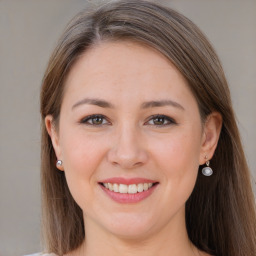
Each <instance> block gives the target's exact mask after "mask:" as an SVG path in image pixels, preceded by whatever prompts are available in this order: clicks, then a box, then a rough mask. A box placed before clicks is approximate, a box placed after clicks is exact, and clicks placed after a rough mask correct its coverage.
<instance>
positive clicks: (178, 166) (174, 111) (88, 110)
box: [45, 41, 221, 256]
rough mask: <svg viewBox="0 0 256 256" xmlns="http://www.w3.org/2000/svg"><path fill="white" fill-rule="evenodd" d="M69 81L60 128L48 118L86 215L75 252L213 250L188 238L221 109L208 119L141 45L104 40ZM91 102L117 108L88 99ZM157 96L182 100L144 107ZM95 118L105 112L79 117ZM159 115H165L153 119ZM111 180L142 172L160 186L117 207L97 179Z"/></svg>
mask: <svg viewBox="0 0 256 256" xmlns="http://www.w3.org/2000/svg"><path fill="white" fill-rule="evenodd" d="M65 86H66V88H65V94H64V98H63V103H62V106H61V113H60V120H59V125H58V130H57V129H55V126H54V125H53V122H52V117H51V116H47V117H46V119H45V123H46V127H47V130H48V133H49V135H50V136H51V139H52V143H53V146H54V149H55V153H56V156H57V158H58V159H61V160H62V161H63V167H60V170H63V171H65V175H66V178H67V182H68V186H69V188H70V191H71V193H72V196H73V197H74V199H75V201H76V202H77V203H78V205H79V206H80V207H81V209H82V210H83V213H84V221H85V230H86V241H85V242H84V243H83V245H82V246H81V247H80V248H78V250H76V251H74V252H70V254H69V255H86V256H91V255H94V256H95V255H118V256H119V255H125V256H128V255H133V256H134V255H135V256H136V255H147V256H150V255H152V256H153V255H160V256H165V255H172V256H178V255H179V256H182V255H184V256H185V255H186V256H188V255H191V256H192V255H206V254H204V253H202V252H199V251H198V250H197V249H196V248H195V247H194V246H193V245H192V244H191V242H190V241H189V239H188V236H187V231H186V227H185V202H186V201H187V199H188V198H189V196H190V194H191V192H192V190H193V188H194V185H195V181H196V178H197V175H198V166H199V165H201V164H204V163H205V162H206V156H207V158H208V159H211V157H212V155H213V154H214V150H215V148H216V145H217V142H218V138H219V133H220V129H221V117H220V115H219V114H218V113H212V114H211V115H210V116H209V117H208V118H207V120H206V122H205V123H204V124H202V122H201V119H200V114H199V109H198V105H197V102H196V100H195V98H194V96H193V95H192V93H191V91H190V89H189V86H188V84H187V82H186V80H185V79H184V78H183V76H182V75H181V74H180V72H179V71H178V70H177V69H176V68H175V67H174V65H173V64H172V63H170V61H168V60H167V59H166V58H165V57H164V56H162V55H161V54H160V53H159V52H157V51H155V50H153V49H151V48H149V47H146V46H144V45H140V44H138V43H134V42H128V41H125V42H103V43H99V44H97V45H95V46H94V47H93V48H91V49H89V50H87V51H86V52H85V53H84V54H83V55H82V56H81V57H80V58H79V60H78V61H77V62H76V63H75V64H74V66H73V67H72V69H71V71H70V73H69V75H68V78H67V81H66V85H65ZM85 98H97V99H101V100H104V101H107V102H108V103H110V104H111V105H113V106H112V107H111V108H108V107H106V106H96V105H94V104H91V103H85V102H81V101H83V100H84V99H85ZM159 100H171V101H172V102H175V104H172V105H164V106H151V107H148V108H141V105H142V104H143V103H144V102H148V101H159ZM92 114H100V115H103V116H104V118H103V119H99V120H98V121H97V120H96V119H94V123H92V121H93V120H92V119H91V120H88V121H87V123H85V122H82V120H85V117H87V116H89V115H92ZM158 114H161V115H165V116H167V117H166V118H164V119H161V118H160V119H157V118H152V115H158ZM168 118H171V119H172V120H171V121H169V120H168ZM95 121H96V122H95ZM88 122H89V123H88ZM111 177H125V178H136V177H142V178H147V179H152V180H154V181H157V182H158V185H157V187H156V188H155V190H154V192H153V193H152V194H151V195H150V196H149V197H148V198H146V199H144V200H142V201H140V202H138V203H132V204H120V203H117V202H115V201H113V200H112V199H111V198H110V197H108V196H107V195H106V193H105V192H104V191H103V190H102V188H101V186H100V185H99V183H98V182H99V181H101V180H103V179H106V178H111ZM209 179H210V177H209ZM113 244H114V245H115V246H113Z"/></svg>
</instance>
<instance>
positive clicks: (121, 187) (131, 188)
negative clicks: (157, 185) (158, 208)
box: [103, 183, 153, 194]
mask: <svg viewBox="0 0 256 256" xmlns="http://www.w3.org/2000/svg"><path fill="white" fill-rule="evenodd" d="M103 186H104V187H105V188H106V189H108V190H110V191H113V192H116V193H121V194H136V193H141V192H143V191H147V190H148V189H150V188H151V187H152V186H153V183H139V184H130V185H126V184H117V183H103Z"/></svg>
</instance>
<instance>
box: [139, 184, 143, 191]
mask: <svg viewBox="0 0 256 256" xmlns="http://www.w3.org/2000/svg"><path fill="white" fill-rule="evenodd" d="M143 188H144V186H143V184H142V183H140V184H138V192H142V191H143Z"/></svg>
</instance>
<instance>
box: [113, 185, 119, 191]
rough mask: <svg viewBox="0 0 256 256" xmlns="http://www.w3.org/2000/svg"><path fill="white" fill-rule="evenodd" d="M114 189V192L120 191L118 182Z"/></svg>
mask: <svg viewBox="0 0 256 256" xmlns="http://www.w3.org/2000/svg"><path fill="white" fill-rule="evenodd" d="M113 190H114V192H119V186H118V185H117V184H116V183H115V184H114V185H113Z"/></svg>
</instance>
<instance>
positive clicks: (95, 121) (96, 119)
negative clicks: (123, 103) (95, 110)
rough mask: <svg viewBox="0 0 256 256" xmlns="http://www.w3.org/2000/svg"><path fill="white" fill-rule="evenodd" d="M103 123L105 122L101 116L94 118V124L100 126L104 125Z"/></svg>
mask: <svg viewBox="0 0 256 256" xmlns="http://www.w3.org/2000/svg"><path fill="white" fill-rule="evenodd" d="M102 122H103V118H102V117H101V116H96V117H94V118H92V124H96V125H99V124H102Z"/></svg>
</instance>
